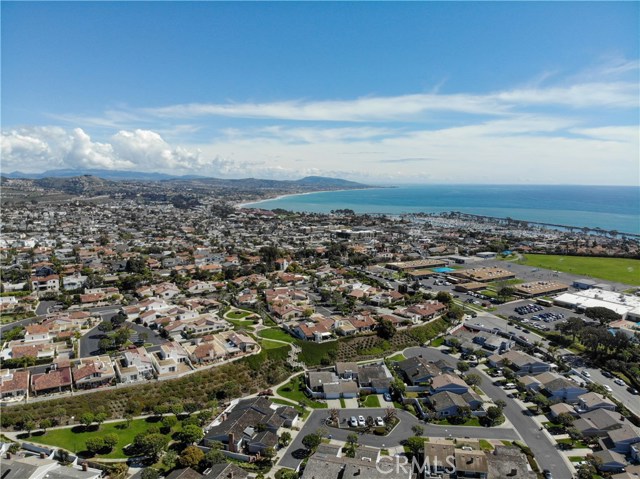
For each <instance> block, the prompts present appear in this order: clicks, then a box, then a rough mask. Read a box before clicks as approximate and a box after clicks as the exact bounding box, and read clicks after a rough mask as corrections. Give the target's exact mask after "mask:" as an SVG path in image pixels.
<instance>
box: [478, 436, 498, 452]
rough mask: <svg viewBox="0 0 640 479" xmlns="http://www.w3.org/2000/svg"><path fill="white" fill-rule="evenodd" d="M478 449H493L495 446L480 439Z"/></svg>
mask: <svg viewBox="0 0 640 479" xmlns="http://www.w3.org/2000/svg"><path fill="white" fill-rule="evenodd" d="M480 449H482V450H483V451H493V450H494V449H495V448H494V447H493V445H492V444H491V443H490V442H489V441H487V440H486V439H480Z"/></svg>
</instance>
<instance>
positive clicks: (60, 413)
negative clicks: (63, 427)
mask: <svg viewBox="0 0 640 479" xmlns="http://www.w3.org/2000/svg"><path fill="white" fill-rule="evenodd" d="M53 415H54V416H55V417H56V421H57V422H58V424H61V423H62V419H63V418H64V417H65V416H66V415H67V410H66V409H65V408H63V407H62V406H56V407H55V408H54V409H53Z"/></svg>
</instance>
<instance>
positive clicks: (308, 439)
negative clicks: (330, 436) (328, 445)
mask: <svg viewBox="0 0 640 479" xmlns="http://www.w3.org/2000/svg"><path fill="white" fill-rule="evenodd" d="M321 442H322V437H321V436H320V434H318V433H311V434H307V435H306V436H305V437H303V438H302V445H303V446H304V447H306V448H307V449H309V450H310V451H313V450H315V449H316V448H317V447H318V446H319V445H320V443H321Z"/></svg>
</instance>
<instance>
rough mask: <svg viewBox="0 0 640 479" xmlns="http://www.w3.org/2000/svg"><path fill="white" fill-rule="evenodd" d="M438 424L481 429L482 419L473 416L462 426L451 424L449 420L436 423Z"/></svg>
mask: <svg viewBox="0 0 640 479" xmlns="http://www.w3.org/2000/svg"><path fill="white" fill-rule="evenodd" d="M436 424H440V425H441V426H451V425H454V426H472V427H480V419H478V418H477V417H475V416H471V417H470V418H469V419H467V420H466V421H465V422H463V423H462V424H453V423H451V422H449V420H448V419H442V420H440V421H438V422H436Z"/></svg>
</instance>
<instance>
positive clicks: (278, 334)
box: [258, 328, 295, 343]
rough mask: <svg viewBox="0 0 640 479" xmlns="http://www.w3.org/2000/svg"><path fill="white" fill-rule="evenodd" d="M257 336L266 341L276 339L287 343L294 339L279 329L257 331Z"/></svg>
mask: <svg viewBox="0 0 640 479" xmlns="http://www.w3.org/2000/svg"><path fill="white" fill-rule="evenodd" d="M258 336H260V337H261V338H266V339H277V340H278V341H285V342H287V343H293V342H294V341H295V339H294V338H293V336H291V335H290V334H288V333H285V332H284V331H283V330H282V329H280V328H270V329H263V330H262V331H258Z"/></svg>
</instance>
